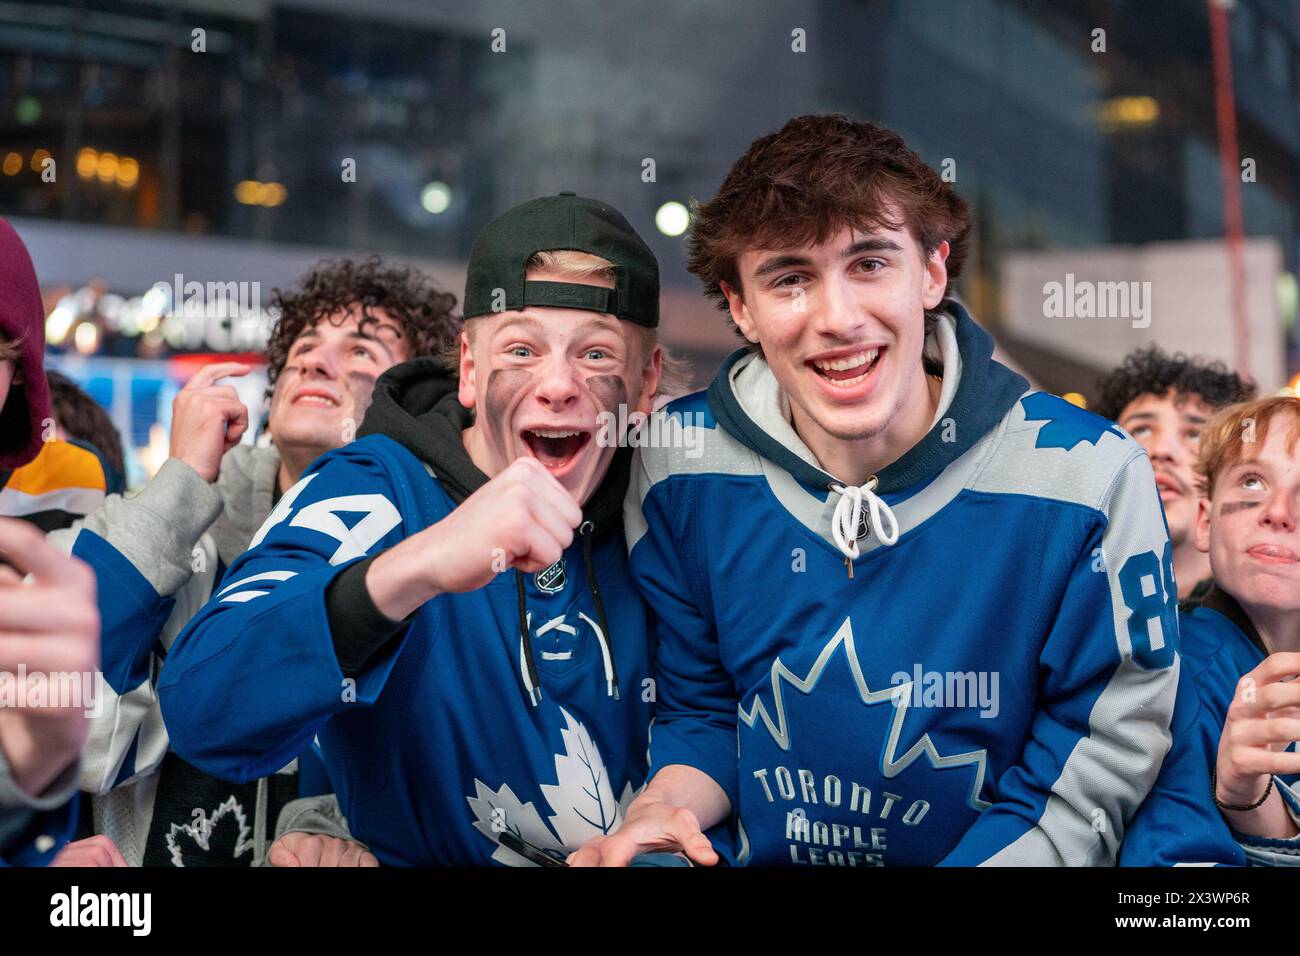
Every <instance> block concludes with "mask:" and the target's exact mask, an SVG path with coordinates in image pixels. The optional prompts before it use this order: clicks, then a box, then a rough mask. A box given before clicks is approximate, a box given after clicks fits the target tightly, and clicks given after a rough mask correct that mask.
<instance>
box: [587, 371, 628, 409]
mask: <svg viewBox="0 0 1300 956" xmlns="http://www.w3.org/2000/svg"><path fill="white" fill-rule="evenodd" d="M587 387H588V388H590V389H591V394H592V395H593V396H594V397H595V399H596V405H597V406H598V407H599V408H600V410H601V411H607V412H617V411H618V407H619V406H620V405H627V382H626V381H624V380H623V376H621V375H593V376H591V377H590V378H588V379H587Z"/></svg>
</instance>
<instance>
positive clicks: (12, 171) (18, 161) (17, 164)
mask: <svg viewBox="0 0 1300 956" xmlns="http://www.w3.org/2000/svg"><path fill="white" fill-rule="evenodd" d="M22 168H23V158H22V157H21V156H19V155H18V154H17V153H5V160H4V167H3V169H4V174H5V175H6V176H17V175H18V171H19V170H21V169H22Z"/></svg>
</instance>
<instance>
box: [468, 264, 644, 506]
mask: <svg viewBox="0 0 1300 956" xmlns="http://www.w3.org/2000/svg"><path fill="white" fill-rule="evenodd" d="M529 278H530V279H531V278H533V275H532V274H531V273H530V275H529ZM539 278H540V277H539ZM475 323H476V328H475V329H474V332H473V338H474V341H473V344H472V345H471V344H470V343H469V342H468V341H467V338H466V337H465V336H464V335H462V339H461V379H460V402H461V404H462V405H464V406H465V407H467V408H474V409H475V410H476V415H475V420H474V424H473V426H471V427H470V428H469V429H467V430H466V432H465V444H466V447H467V448H468V449H469V452H470V457H471V458H472V459H473V461H474V463H475V464H476V465H478V467H479V468H480V469H481V470H482V471H483V472H484V473H485V474H487V475H488V476H493V475H496V474H497V473H499V472H500V471H501V470H502V469H504V468H505V467H506V466H507V465H509V464H510V463H511V462H513V461H514V460H515V459H517V458H521V457H524V456H528V457H531V458H536V459H537V460H538V461H540V462H541V463H542V464H543V465H545V466H546V468H547V470H548V471H550V473H551V474H552V475H554V476H555V478H556V479H557V480H558V481H559V482H560V484H561V485H563V486H564V487H565V488H566V489H567V490H568V491H569V493H570V494H571V495H573V497H574V499H575V500H576V501H578V502H579V503H580V504H581V503H584V502H585V501H586V500H587V498H589V497H590V496H591V493H592V492H593V491H595V489H596V487H597V485H599V484H600V482H601V479H603V478H604V476H605V472H606V470H607V469H608V468H609V463H610V460H611V459H612V458H613V456H614V452H615V451H616V450H617V448H616V446H615V445H614V444H613V443H605V445H606V447H602V443H601V442H599V441H597V437H598V435H601V434H603V432H604V431H605V430H602V429H601V428H600V421H601V418H600V416H601V415H602V413H609V414H612V415H614V416H615V417H616V419H617V417H618V414H619V407H620V406H624V407H625V408H626V409H627V411H626V413H625V414H631V413H632V412H634V411H640V412H643V413H646V412H649V410H650V403H651V398H652V396H653V394H654V388H655V386H656V385H657V381H655V380H654V376H653V375H646V374H643V371H642V365H643V361H644V359H643V356H642V355H641V348H640V345H639V342H638V340H637V338H636V336H635V333H634V332H633V331H632V330H631V329H630V328H629V327H628V326H627V324H626V323H624V322H621V321H619V320H618V319H616V318H614V317H613V316H612V315H607V314H604V313H600V312H587V311H583V310H580V309H562V308H550V307H539V306H530V307H528V308H527V309H524V310H522V311H518V312H503V313H502V314H500V315H494V316H485V317H482V318H480V319H476V320H475ZM615 434H616V432H615Z"/></svg>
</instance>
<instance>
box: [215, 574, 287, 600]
mask: <svg viewBox="0 0 1300 956" xmlns="http://www.w3.org/2000/svg"><path fill="white" fill-rule="evenodd" d="M297 574H298V572H297V571H263V572H262V573H261V574H250V575H249V576H248V577H246V578H240V579H239V580H238V581H234V582H232V583H231V584H227V585H226V586H225V587H224V588H222V589H221V590H220V591H218V592H217V596H218V597H220V596H221V595H223V594H225V593H226V592H227V591H232V590H234V589H235V588H237V587H239V586H241V585H244V584H251V583H252V582H254V581H288V580H289V579H290V578H292V577H295V576H297Z"/></svg>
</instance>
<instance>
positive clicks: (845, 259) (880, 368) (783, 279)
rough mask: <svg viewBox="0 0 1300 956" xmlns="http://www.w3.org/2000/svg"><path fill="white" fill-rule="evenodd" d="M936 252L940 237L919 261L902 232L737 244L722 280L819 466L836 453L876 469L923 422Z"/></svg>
mask: <svg viewBox="0 0 1300 956" xmlns="http://www.w3.org/2000/svg"><path fill="white" fill-rule="evenodd" d="M895 221H897V220H896V219H895ZM947 254H948V246H947V243H940V246H939V248H938V249H937V250H936V251H935V253H934V254H933V255H931V256H929V257H927V256H926V255H925V254H924V252H923V250H922V248H921V246H920V245H919V244H918V243H917V242H916V240H915V239H913V238H912V236H911V235H910V234H909V233H908V231H907V230H906V229H889V228H885V227H878V228H876V229H875V230H873V231H871V232H869V233H863V232H858V231H855V230H853V229H850V228H845V229H843V230H841V231H840V232H839V233H838V234H837V235H835V236H832V237H831V238H830V239H828V240H827V241H826V242H823V243H821V244H819V245H816V246H809V247H800V248H791V249H750V250H746V251H745V252H743V253H742V254H741V255H740V256H739V258H738V260H737V270H736V274H737V275H738V276H739V278H740V283H741V288H740V289H733V288H731V287H730V286H729V285H727V284H726V283H723V284H722V290H723V293H724V294H725V295H726V297H727V305H728V307H729V308H730V310H731V316H732V318H733V319H734V320H735V322H736V325H737V326H738V327H739V328H740V330H741V332H742V333H743V334H744V335H745V337H746V338H747V339H749V341H751V342H754V343H756V344H758V345H759V346H761V347H762V350H763V356H764V358H765V359H766V360H767V363H768V365H769V366H770V367H771V369H772V373H773V374H774V375H775V376H776V379H777V381H778V382H779V383H780V385H781V388H782V389H783V390H784V392H785V394H786V396H787V397H788V398H789V401H790V407H791V413H792V415H793V418H794V426H795V429H796V431H798V433H799V435H800V437H801V438H802V439H803V440H804V442H805V444H807V445H808V447H809V448H810V449H811V450H812V452H813V453H814V454H815V455H817V457H818V459H819V460H820V461H821V462H822V464H823V466H824V467H828V466H829V465H830V463H831V462H833V461H843V460H845V458H846V456H847V457H850V458H854V459H858V460H862V461H863V462H864V463H866V464H867V465H868V466H869V467H870V468H871V469H872V470H874V469H878V468H880V467H883V466H884V465H886V464H888V463H889V462H891V461H893V460H895V459H896V458H898V457H899V456H901V455H902V454H903V452H905V451H906V450H907V449H908V448H910V447H911V446H912V445H914V444H915V443H916V442H917V441H919V440H920V438H921V437H922V436H923V435H924V434H925V432H926V431H927V430H928V429H929V425H930V420H931V418H932V417H933V414H934V409H935V405H934V401H933V397H932V395H931V388H930V386H929V385H928V383H927V380H926V376H925V373H924V370H923V368H922V364H921V355H922V350H923V348H924V344H925V310H926V309H932V308H934V307H935V306H937V305H938V304H939V302H940V301H941V300H942V298H943V293H944V286H945V284H946V282H947V271H946V269H945V266H944V260H945V258H946V256H947ZM837 477H842V478H848V479H849V480H857V476H855V475H852V474H843V475H837Z"/></svg>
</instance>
